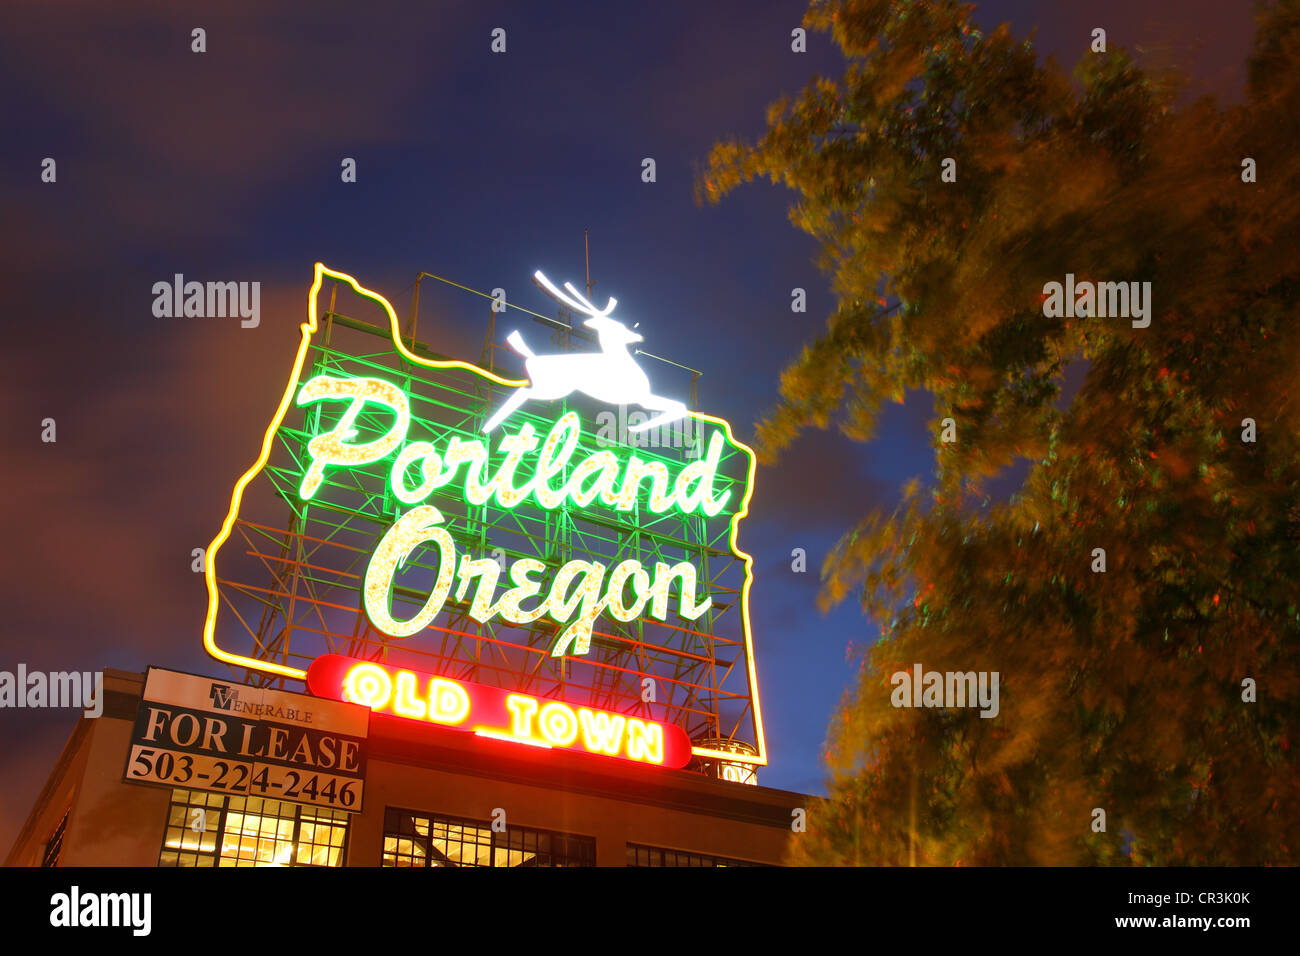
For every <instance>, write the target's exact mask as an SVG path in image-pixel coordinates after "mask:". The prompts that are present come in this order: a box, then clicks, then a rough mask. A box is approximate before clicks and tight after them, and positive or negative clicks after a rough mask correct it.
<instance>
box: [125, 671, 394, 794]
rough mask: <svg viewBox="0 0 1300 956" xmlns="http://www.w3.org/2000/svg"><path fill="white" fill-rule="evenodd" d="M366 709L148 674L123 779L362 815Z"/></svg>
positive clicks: (170, 674) (179, 675) (215, 682)
mask: <svg viewBox="0 0 1300 956" xmlns="http://www.w3.org/2000/svg"><path fill="white" fill-rule="evenodd" d="M369 726H370V711H369V709H368V708H365V707H361V706H358V705H355V704H350V703H344V702H341V701H330V700H321V699H319V698H316V697H309V696H307V695H305V694H292V693H288V692H286V691H280V690H272V689H264V688H257V687H250V686H248V685H245V684H236V683H233V682H231V681H223V680H217V679H214V678H211V677H200V676H198V675H195V674H183V673H178V672H176V671H169V670H163V669H161V668H156V667H151V668H150V669H149V672H148V675H147V676H146V678H145V688H144V695H143V698H142V699H141V701H140V709H139V711H138V712H137V715H136V721H135V728H134V730H133V732H132V735H131V745H130V748H129V750H128V753H127V762H126V770H125V773H124V776H123V779H125V780H127V781H129V782H132V783H149V784H155V785H159V786H167V787H185V788H187V789H190V790H206V791H209V792H214V793H230V794H236V795H240V796H256V797H268V798H271V799H276V800H289V801H292V802H295V803H308V804H312V805H315V806H323V807H332V808H334V809H338V810H347V811H350V812H353V813H356V812H360V810H361V806H362V792H363V788H364V780H365V770H366V756H365V743H366V736H367V734H368V733H369Z"/></svg>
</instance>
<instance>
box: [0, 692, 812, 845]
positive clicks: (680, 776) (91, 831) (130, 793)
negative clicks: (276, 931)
mask: <svg viewBox="0 0 1300 956" xmlns="http://www.w3.org/2000/svg"><path fill="white" fill-rule="evenodd" d="M143 691H144V675H142V674H132V673H127V672H121V671H107V672H105V687H104V693H105V704H104V713H103V715H102V716H101V717H99V718H97V719H90V718H84V717H83V718H81V719H80V720H79V721H78V723H77V726H76V728H75V729H74V731H73V732H72V735H71V736H70V738H69V740H68V743H67V745H66V746H65V748H64V750H63V753H62V754H61V755H60V757H59V759H58V762H57V764H56V766H55V768H54V770H53V772H52V773H51V775H50V778H49V781H48V783H47V784H46V786H45V788H44V790H43V791H42V793H41V794H40V797H39V798H38V800H37V802H36V805H35V806H34V807H33V809H32V811H31V814H30V815H29V817H28V819H27V822H26V824H25V826H24V827H23V829H22V831H21V833H20V834H19V836H18V839H17V841H16V842H15V844H14V846H13V848H12V850H11V851H10V853H9V855H8V857H7V859H6V861H5V862H6V865H9V866H42V865H45V866H91V867H96V866H277V865H278V866H592V865H595V866H751V865H779V864H780V862H781V860H782V856H783V853H784V851H785V846H786V843H787V840H788V839H789V837H790V834H791V826H792V822H793V820H794V819H795V817H796V814H795V812H794V811H796V810H798V809H800V808H802V807H803V806H804V800H805V799H806V798H805V797H803V796H802V795H800V794H796V793H790V792H787V791H782V790H774V789H770V788H767V787H761V786H756V785H748V784H745V783H738V782H734V781H731V780H723V779H717V778H714V777H710V776H706V775H703V774H700V773H697V772H691V771H687V770H671V769H664V768H661V767H639V766H635V765H632V764H630V763H628V762H626V761H617V762H615V761H607V762H603V761H600V760H597V759H592V758H591V757H589V756H587V755H583V754H579V753H568V752H562V751H556V750H536V751H535V752H534V750H533V749H532V748H522V747H519V746H517V745H516V744H513V743H510V742H506V741H498V740H493V739H490V738H486V737H481V736H475V735H472V734H455V733H451V732H447V733H443V734H440V735H439V736H438V739H437V741H436V742H432V741H431V739H430V738H429V736H428V735H427V734H426V733H421V732H417V731H420V730H422V728H418V727H412V728H410V729H409V730H407V729H406V728H405V727H404V726H403V725H402V724H401V723H400V722H398V721H396V720H394V721H391V722H389V723H386V724H384V725H383V726H382V727H376V726H372V727H371V728H370V733H369V735H368V738H367V742H366V744H367V759H366V768H365V780H364V800H363V805H362V808H361V810H360V811H359V812H350V811H346V810H343V809H338V808H333V809H331V808H325V807H320V806H311V805H308V804H302V803H297V802H292V801H288V800H276V799H270V798H263V797H252V796H246V795H245V796H240V795H234V794H221V793H213V792H204V791H201V790H192V789H187V788H185V787H183V786H171V787H167V786H160V785H157V784H145V783H138V782H129V781H127V780H125V779H124V773H125V768H126V765H127V762H128V759H129V757H130V755H131V752H132V735H133V731H134V728H135V727H136V725H137V721H138V718H139V716H140V711H141V707H142V697H143ZM606 763H609V764H611V765H612V766H605V764H606Z"/></svg>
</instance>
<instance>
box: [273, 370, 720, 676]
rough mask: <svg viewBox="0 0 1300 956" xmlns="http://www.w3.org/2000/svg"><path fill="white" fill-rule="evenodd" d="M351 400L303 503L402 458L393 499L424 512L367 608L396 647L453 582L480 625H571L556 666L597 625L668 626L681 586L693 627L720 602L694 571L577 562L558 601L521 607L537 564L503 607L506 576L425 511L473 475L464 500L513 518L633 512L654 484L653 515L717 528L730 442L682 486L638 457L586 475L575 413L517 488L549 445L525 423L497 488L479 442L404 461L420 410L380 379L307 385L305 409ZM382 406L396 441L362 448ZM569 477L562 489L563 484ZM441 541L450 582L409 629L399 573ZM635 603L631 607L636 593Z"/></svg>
mask: <svg viewBox="0 0 1300 956" xmlns="http://www.w3.org/2000/svg"><path fill="white" fill-rule="evenodd" d="M330 400H333V401H346V402H347V403H348V405H347V409H346V410H345V411H344V412H343V414H342V415H341V416H340V417H339V419H338V421H337V423H335V425H334V427H333V428H331V429H329V430H328V431H325V432H323V433H321V434H319V435H316V436H315V437H313V438H312V439H311V440H310V442H308V445H307V450H308V452H309V454H310V456H311V464H310V465H309V467H308V468H307V470H306V473H305V474H304V476H303V479H302V483H301V485H300V487H299V494H300V496H301V497H302V498H303V500H309V499H311V498H312V497H313V496H314V495H315V494H316V492H317V491H318V490H319V489H320V487H321V484H322V482H323V481H324V478H325V474H326V469H327V468H358V467H362V466H365V465H369V464H373V463H375V462H378V461H382V460H384V459H385V458H388V457H390V456H392V457H393V459H394V460H393V464H392V468H391V471H390V477H389V483H390V488H391V490H392V492H393V495H394V496H395V497H396V498H397V499H398V500H399V501H401V502H402V503H403V504H405V505H414V506H416V507H413V508H412V509H411V510H410V511H408V512H407V513H406V514H404V515H403V516H402V517H401V518H399V519H398V520H397V521H396V523H394V524H393V526H392V528H390V529H389V530H388V532H387V533H386V534H385V535H384V537H383V538H382V540H381V541H380V542H379V546H378V547H377V548H376V550H375V552H374V555H373V557H372V558H371V561H370V564H369V566H368V567H367V569H366V574H365V602H364V603H365V609H366V613H367V615H368V616H369V618H370V621H371V623H373V624H374V625H375V627H377V628H378V629H379V630H381V631H383V632H384V633H385V634H388V635H390V636H392V637H410V636H411V635H412V634H416V633H418V632H419V631H422V630H424V629H425V628H426V627H427V626H428V625H429V623H430V622H431V621H433V620H434V618H436V617H437V616H438V614H439V613H441V611H442V609H443V606H444V605H445V604H446V601H447V598H448V596H449V594H450V593H451V585H452V580H453V578H455V579H456V581H457V582H458V584H457V590H456V599H457V600H458V601H464V600H465V599H466V596H467V590H468V588H469V585H470V582H471V581H473V580H474V579H475V578H477V579H478V584H477V587H476V590H475V592H474V599H473V603H472V604H471V605H470V616H471V617H473V618H474V619H475V620H476V621H479V622H480V623H486V622H487V621H489V620H491V619H492V618H494V617H497V616H500V617H501V618H502V619H504V620H506V621H509V622H510V623H512V624H528V623H531V622H533V621H536V620H537V619H538V618H540V617H542V616H543V615H546V616H548V617H550V618H551V619H552V620H554V621H555V622H556V623H559V624H568V627H566V628H565V629H564V631H562V632H561V633H560V635H559V637H558V638H557V640H556V642H555V645H554V646H553V647H552V649H551V655H552V656H554V657H560V656H563V655H564V654H565V653H570V652H571V653H573V654H578V655H581V654H586V653H587V651H588V650H589V649H590V646H591V629H592V625H593V623H594V622H595V620H596V618H597V617H598V616H599V615H600V614H602V613H603V612H606V611H608V612H609V613H610V615H611V616H613V617H614V618H615V619H617V620H620V621H631V620H633V619H635V618H637V617H640V616H641V614H642V613H643V612H645V611H646V610H647V608H648V610H649V613H650V614H651V615H653V616H654V617H655V618H657V619H658V620H661V621H662V620H665V619H666V618H667V614H668V601H669V592H670V590H671V588H672V585H673V582H674V581H678V582H680V583H679V597H678V604H677V610H678V613H679V614H680V616H681V617H683V618H685V619H686V620H690V621H694V620H697V619H698V618H699V617H700V615H701V614H703V613H704V612H705V611H707V610H708V609H709V607H710V606H711V604H712V603H713V599H712V598H711V597H708V596H705V597H704V598H703V599H702V600H700V599H698V598H697V593H696V573H695V568H694V567H693V566H692V565H691V564H690V563H689V562H685V561H682V562H678V563H676V564H672V565H669V564H667V563H664V562H658V563H656V565H655V569H654V577H653V580H652V579H651V576H650V574H649V573H648V572H647V571H646V570H645V569H644V568H643V567H642V563H641V562H640V561H638V560H635V559H632V560H627V561H623V562H621V563H620V564H619V565H618V566H617V567H615V568H614V570H613V572H612V573H609V575H608V581H606V580H605V579H606V572H607V568H606V567H605V565H603V564H602V563H600V562H597V561H569V562H567V563H566V564H564V565H563V566H561V567H560V569H559V571H558V572H557V573H556V575H555V578H554V580H553V582H552V583H551V586H550V589H549V591H548V593H547V594H546V596H545V597H544V598H542V599H541V601H540V602H539V603H538V604H537V605H536V606H535V607H533V608H530V609H528V610H525V609H523V607H521V605H522V603H523V602H524V601H528V600H531V599H533V598H536V597H537V596H538V594H539V592H540V590H541V584H540V583H539V582H538V581H537V580H533V579H532V577H531V576H533V575H537V574H540V573H541V572H543V571H544V570H545V568H546V564H545V563H544V562H542V561H538V560H535V559H531V558H525V559H523V560H521V561H519V562H518V563H516V564H515V565H514V566H513V567H512V568H511V581H512V583H513V584H514V587H512V588H510V589H509V590H507V591H506V592H505V594H503V595H502V597H501V599H500V600H499V601H495V602H494V601H493V600H492V598H493V595H494V592H495V589H496V585H497V579H498V577H499V575H500V574H501V573H502V568H501V565H500V564H498V562H496V561H494V560H492V559H477V560H475V559H472V558H470V557H469V555H463V556H460V560H459V561H457V553H456V546H455V544H454V542H453V541H452V537H451V535H450V534H449V533H448V531H447V530H446V529H445V528H444V527H441V525H442V523H443V515H442V513H441V512H440V511H439V510H438V509H437V508H435V507H433V506H432V505H425V504H420V502H423V501H424V500H425V499H427V498H428V497H429V496H430V495H432V494H433V493H434V492H435V491H437V490H439V489H442V488H444V487H445V486H446V485H448V484H449V483H451V482H452V481H454V480H455V478H456V476H457V474H458V473H459V472H460V470H461V469H460V466H461V465H462V464H464V465H465V466H466V467H465V469H464V477H463V478H462V479H461V493H462V496H463V497H464V499H465V500H466V501H468V502H469V503H470V504H474V505H481V504H483V503H484V502H486V501H488V499H489V498H494V499H495V500H496V502H497V503H498V505H499V506H500V507H502V508H515V507H517V506H518V505H519V504H520V503H521V502H522V501H524V500H525V499H527V498H532V499H533V500H534V501H535V502H536V504H537V505H538V506H539V507H541V508H543V509H546V510H553V509H555V508H558V507H560V506H561V505H562V504H563V502H564V501H565V500H566V499H567V500H569V501H571V502H573V503H574V504H576V505H578V506H580V507H585V506H588V505H590V504H592V503H593V502H594V501H596V500H599V501H600V502H601V503H602V504H604V505H606V506H608V507H610V508H613V509H615V510H618V511H627V510H630V509H631V508H632V507H633V506H634V505H635V504H636V503H637V500H638V498H639V497H640V495H639V492H640V490H641V485H642V483H643V481H644V479H646V478H649V479H650V491H649V494H648V496H647V498H648V500H647V501H646V502H645V505H646V506H647V507H648V508H649V510H650V511H651V512H653V513H656V514H661V513H663V512H664V511H667V510H668V509H669V508H671V507H676V508H678V509H679V510H681V511H682V512H684V513H687V514H689V513H692V512H697V511H698V512H700V513H702V514H705V515H708V516H710V517H712V516H714V515H716V514H718V512H720V511H721V510H722V508H723V506H724V505H725V504H726V502H727V499H728V498H729V497H730V495H731V492H730V491H723V492H722V493H721V494H717V495H715V493H714V490H713V484H714V479H715V478H716V475H717V468H718V458H719V455H720V454H721V451H722V433H721V432H720V431H714V433H713V436H712V439H711V440H710V442H709V451H708V454H707V455H705V457H703V458H701V459H698V460H696V461H694V462H691V463H690V464H688V465H687V466H686V467H685V468H683V469H682V470H681V471H680V472H679V473H678V475H677V477H676V480H675V481H673V482H671V490H670V488H669V485H670V475H669V472H668V468H667V467H666V466H665V465H664V464H663V463H662V462H644V461H642V460H641V459H640V458H638V457H637V456H636V455H632V456H631V457H630V458H629V459H628V460H627V461H626V462H620V461H619V460H618V458H617V456H615V454H614V453H613V452H611V451H601V452H597V453H595V454H593V455H590V456H588V457H586V458H585V459H583V460H582V461H581V462H578V463H576V464H574V463H573V462H572V461H571V459H572V458H573V454H574V450H575V448H576V447H577V443H578V439H579V437H580V434H581V424H580V422H579V419H578V416H577V414H576V413H574V412H568V413H566V414H565V415H563V416H562V417H561V418H560V419H559V420H558V421H556V423H555V425H554V426H553V427H552V428H551V430H550V433H549V434H548V435H547V436H546V439H545V440H544V441H543V442H542V443H541V445H542V451H541V454H540V455H539V456H538V457H537V461H536V463H535V466H534V467H533V468H532V477H530V478H528V479H527V480H525V481H524V482H523V484H522V485H516V483H515V475H516V473H517V471H518V469H519V468H520V465H521V464H522V459H523V457H524V456H525V455H526V454H527V453H528V452H530V451H532V450H533V449H535V448H536V447H537V445H538V439H537V436H536V435H535V434H534V430H533V426H532V425H531V424H527V423H526V424H524V425H523V427H522V428H520V429H519V431H518V432H517V433H515V434H513V435H507V436H506V437H504V438H502V439H501V442H500V446H499V450H500V451H502V452H504V454H505V457H504V459H503V460H502V462H501V463H500V465H499V466H498V467H497V469H496V472H495V473H494V474H493V475H492V477H491V478H487V477H486V472H487V465H488V461H489V455H488V448H487V447H486V446H485V445H484V443H483V442H481V441H478V440H466V439H464V438H461V437H454V438H452V439H451V441H450V443H449V445H448V447H446V448H444V449H442V450H441V452H440V451H439V450H438V449H436V448H434V446H433V445H432V444H430V443H429V442H413V443H411V444H409V445H407V446H406V447H405V448H403V449H402V450H401V452H400V453H398V454H394V453H395V452H396V451H397V449H398V448H399V446H401V444H402V442H403V441H405V439H406V435H407V430H408V428H409V427H410V420H411V415H410V404H409V401H408V399H407V397H406V395H405V393H404V392H403V391H402V390H401V389H400V388H398V387H397V386H395V385H393V384H391V383H390V382H388V381H386V380H383V379H379V378H337V377H331V376H328V375H318V376H317V377H315V378H313V379H311V380H310V381H308V382H307V383H306V384H304V385H303V387H302V389H301V390H300V391H299V392H298V398H297V404H299V405H311V404H314V403H317V402H322V401H330ZM368 404H369V405H374V406H376V407H377V408H378V409H382V410H383V412H384V413H386V414H389V415H391V416H392V425H391V427H390V428H389V429H388V431H387V432H386V433H384V434H383V435H381V436H380V437H378V438H375V439H372V440H371V441H367V442H362V443H353V442H351V441H349V440H348V439H349V438H350V437H353V436H355V433H356V421H357V417H358V416H359V415H360V414H361V413H362V411H363V410H364V409H365V407H366V406H367V405H368ZM416 464H418V465H419V466H420V473H421V476H422V478H421V480H420V484H419V485H417V486H416V487H414V488H412V487H411V486H410V485H409V484H408V482H407V475H408V473H409V470H410V468H411V467H412V466H413V465H416ZM565 474H567V475H568V476H569V477H568V478H567V479H565V480H563V481H562V482H561V487H559V488H555V487H553V485H552V479H553V477H554V476H556V475H565ZM427 542H433V543H435V544H436V546H437V550H438V553H439V558H440V561H439V571H438V575H437V580H436V583H435V584H434V586H433V588H432V589H431V591H430V592H429V596H428V599H427V600H426V601H425V602H424V605H423V607H421V608H420V610H419V611H418V612H417V613H416V614H415V616H413V617H411V618H409V619H407V620H404V621H401V620H397V619H396V618H395V617H393V615H392V612H391V609H390V592H391V589H392V582H393V578H394V576H395V575H396V574H397V571H398V569H399V568H400V567H401V566H402V565H403V564H404V563H405V562H406V560H407V559H408V558H409V557H410V555H411V553H412V551H414V550H415V549H416V548H417V547H420V546H421V545H424V544H425V543H427ZM629 583H630V584H631V587H632V591H633V597H632V599H631V601H630V602H629V601H628V600H627V595H626V591H627V585H628V584H629Z"/></svg>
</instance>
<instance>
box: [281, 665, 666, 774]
mask: <svg viewBox="0 0 1300 956" xmlns="http://www.w3.org/2000/svg"><path fill="white" fill-rule="evenodd" d="M359 664H367V665H371V666H373V667H377V668H379V669H380V670H383V671H384V672H385V673H387V674H388V676H389V678H390V680H392V681H393V684H394V685H395V684H396V677H397V674H399V673H401V672H406V673H410V674H413V675H415V678H416V685H417V687H421V688H427V687H428V686H429V681H430V680H432V679H434V678H437V679H439V680H444V681H450V682H451V683H453V684H456V685H459V686H460V687H461V688H463V689H464V690H465V692H466V694H467V695H468V697H469V701H470V710H469V715H468V717H466V718H465V719H464V720H463V721H462V722H460V723H456V724H448V723H439V722H437V721H436V719H421V718H419V717H410V716H407V715H405V714H400V713H397V712H396V711H395V710H394V709H393V708H392V702H391V699H390V701H389V704H388V705H387V706H384V707H381V708H373V712H374V713H382V714H385V715H387V716H393V717H397V718H399V719H401V720H407V721H410V722H411V723H423V724H428V725H429V726H431V727H438V728H441V729H444V730H458V731H461V732H464V733H474V732H476V731H497V732H499V733H484V734H483V735H484V736H491V737H492V738H493V739H503V740H506V741H509V742H512V743H518V744H521V745H525V746H526V745H528V744H529V743H533V744H538V743H544V740H543V738H541V737H539V736H537V735H534V736H533V737H532V738H531V740H530V739H521V738H520V737H517V736H515V735H514V734H513V732H512V728H513V726H514V721H513V719H512V716H511V714H512V711H511V710H510V707H509V706H508V700H509V698H511V697H521V698H527V699H531V700H533V701H536V702H537V712H538V713H540V711H541V709H542V708H544V707H545V706H546V705H547V704H550V703H560V704H563V705H565V707H567V708H568V709H569V710H571V711H572V712H573V713H574V715H575V718H576V719H577V720H578V722H579V730H578V732H577V735H576V738H575V740H574V742H573V743H572V744H570V745H568V746H554V747H553V749H555V750H568V751H573V752H577V753H586V754H590V755H592V756H594V757H604V758H606V759H614V760H622V761H626V762H628V763H635V764H640V765H642V766H650V767H669V768H678V767H684V766H686V764H687V763H688V762H689V761H690V759H691V740H690V738H689V737H687V736H686V732H685V731H684V730H682V728H681V727H679V726H677V725H676V724H670V723H666V722H664V721H658V720H649V719H647V718H642V717H632V716H630V715H628V714H618V713H617V712H615V711H609V710H602V709H601V708H598V707H588V706H586V705H583V704H571V703H569V702H568V701H561V700H558V699H557V698H552V697H536V696H535V695H532V694H522V693H519V692H516V691H511V690H507V689H505V688H501V687H489V686H488V685H486V684H474V683H470V682H469V681H463V680H454V679H452V678H447V677H442V676H441V675H439V674H432V673H429V672H428V671H419V670H415V669H414V668H410V667H393V666H391V665H388V664H381V663H379V662H377V661H365V660H360V659H357V658H352V657H345V656H343V655H341V654H323V655H321V656H320V657H318V658H316V659H315V660H314V661H312V662H311V666H310V667H308V668H307V687H308V689H309V690H310V691H311V692H312V693H313V694H315V695H316V696H317V697H325V698H329V699H331V700H344V699H345V695H344V680H345V678H346V677H347V674H348V672H349V671H351V670H352V668H354V667H356V666H357V665H359ZM582 710H586V711H589V712H590V713H591V714H592V717H590V718H588V721H589V722H590V726H592V727H594V726H597V725H598V718H599V715H601V714H604V715H607V716H608V717H610V718H613V717H622V718H623V719H624V723H623V725H622V727H623V729H622V731H621V734H620V737H619V740H620V744H619V752H618V753H616V754H610V753H607V752H605V751H603V750H595V749H588V747H587V745H586V744H587V733H586V731H585V730H584V729H583V728H584V725H583V721H582V717H581V714H580V713H579V712H580V711H582ZM629 721H639V722H640V723H641V724H642V725H643V727H644V728H645V729H644V731H638V739H645V738H646V736H647V735H648V734H651V731H652V729H653V728H656V727H657V728H659V730H660V733H661V734H662V741H663V759H662V761H657V762H656V761H653V760H647V759H634V758H632V757H630V756H628V755H627V750H628V745H627V744H626V742H627V741H628V740H629V738H630V736H631V730H630V727H631V724H630V723H629Z"/></svg>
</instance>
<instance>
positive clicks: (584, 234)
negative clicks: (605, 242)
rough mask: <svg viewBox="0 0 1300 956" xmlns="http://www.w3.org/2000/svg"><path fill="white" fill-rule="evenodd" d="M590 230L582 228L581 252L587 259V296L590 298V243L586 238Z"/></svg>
mask: <svg viewBox="0 0 1300 956" xmlns="http://www.w3.org/2000/svg"><path fill="white" fill-rule="evenodd" d="M590 231H591V230H589V229H584V230H582V252H583V255H584V256H585V257H586V259H587V298H588V299H590V298H591V286H592V282H591V243H590V241H589V240H588V238H587V236H588V233H589V232H590Z"/></svg>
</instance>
